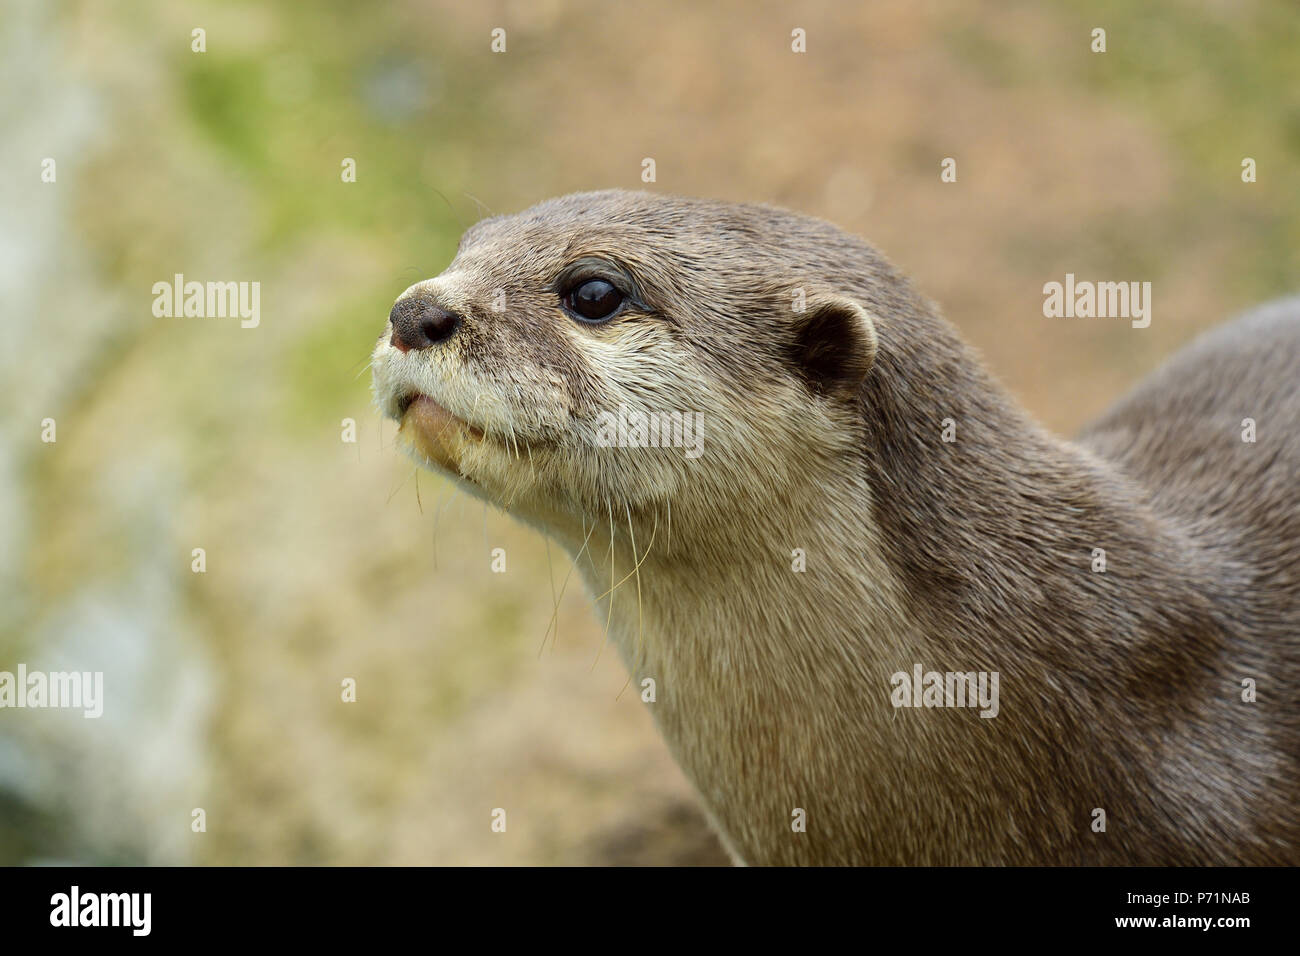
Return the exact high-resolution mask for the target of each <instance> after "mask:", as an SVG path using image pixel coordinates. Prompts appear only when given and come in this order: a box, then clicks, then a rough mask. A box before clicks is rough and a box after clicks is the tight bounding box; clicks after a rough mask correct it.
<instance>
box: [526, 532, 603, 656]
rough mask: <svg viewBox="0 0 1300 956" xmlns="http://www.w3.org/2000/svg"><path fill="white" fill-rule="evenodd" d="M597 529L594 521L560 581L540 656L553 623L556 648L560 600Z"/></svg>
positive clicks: (543, 636) (552, 643)
mask: <svg viewBox="0 0 1300 956" xmlns="http://www.w3.org/2000/svg"><path fill="white" fill-rule="evenodd" d="M582 526H583V527H584V528H585V527H586V526H587V521H586V519H585V518H584V519H583V521H582ZM595 530H596V525H595V522H593V523H592V525H591V531H588V532H587V536H586V537H585V538H583V539H582V547H581V548H580V549H579V550H578V554H577V555H576V556H575V557H574V559H573V564H571V565H569V570H568V572H567V573H566V574H565V575H564V580H563V581H561V582H560V596H559V597H558V598H557V599H556V601H555V609H554V610H553V611H551V620H550V621H549V622H547V625H546V633H545V634H543V635H542V647H541V648H540V649H539V650H538V652H537V656H538V657H541V656H542V650H544V649H545V648H546V638H547V636H548V635H549V634H550V633H551V624H554V625H555V641H552V642H551V649H552V650H554V649H555V644H556V642H558V641H559V639H560V621H559V612H560V601H563V600H564V592H565V590H566V589H567V588H568V586H569V578H571V577H572V576H573V572H574V570H575V569H576V568H577V567H578V562H579V561H580V560H582V555H583V552H585V551H586V550H587V542H589V541H590V540H591V535H592V532H594V531H595ZM550 558H551V552H550V548H549V547H548V548H547V551H546V559H547V561H550Z"/></svg>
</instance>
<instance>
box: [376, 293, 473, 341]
mask: <svg viewBox="0 0 1300 956" xmlns="http://www.w3.org/2000/svg"><path fill="white" fill-rule="evenodd" d="M388 321H390V322H392V323H393V337H392V338H391V339H389V343H390V344H391V345H392V346H393V347H394V348H396V349H398V350H399V351H402V352H409V351H411V349H427V348H428V347H429V346H430V345H436V344H437V343H439V342H442V341H444V340H446V339H449V338H451V336H452V333H453V332H455V331H456V329H457V327H458V326H459V325H460V316H459V315H457V314H456V313H455V312H448V311H447V310H446V309H443V308H439V307H438V306H436V305H434V304H433V302H431V301H429V300H428V299H425V298H420V297H412V298H409V299H400V300H399V301H398V303H397V304H396V305H395V306H393V311H392V312H390V313H389V315H388Z"/></svg>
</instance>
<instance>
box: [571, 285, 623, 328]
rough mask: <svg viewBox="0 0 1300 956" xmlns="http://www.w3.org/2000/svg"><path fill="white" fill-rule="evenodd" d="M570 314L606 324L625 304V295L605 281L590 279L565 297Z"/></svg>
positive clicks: (575, 287)
mask: <svg viewBox="0 0 1300 956" xmlns="http://www.w3.org/2000/svg"><path fill="white" fill-rule="evenodd" d="M564 304H565V306H566V307H567V308H568V310H569V311H570V312H572V313H573V314H574V315H576V316H578V318H580V319H583V320H585V321H587V322H604V321H605V320H606V319H608V318H609V317H610V316H612V315H613V314H614V313H615V312H616V311H617V310H618V307H619V306H620V305H622V304H623V293H621V292H619V291H618V289H616V288H614V286H613V285H611V284H610V283H608V282H606V281H605V280H604V279H588V280H587V281H586V282H584V283H582V284H581V285H577V286H574V287H573V288H572V289H570V290H569V291H568V292H567V293H566V294H565V296H564Z"/></svg>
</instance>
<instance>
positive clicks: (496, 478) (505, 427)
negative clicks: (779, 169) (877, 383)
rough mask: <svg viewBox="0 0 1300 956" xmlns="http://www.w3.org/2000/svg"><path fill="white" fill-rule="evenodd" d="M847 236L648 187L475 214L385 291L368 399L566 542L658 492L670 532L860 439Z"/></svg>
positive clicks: (429, 459) (805, 480)
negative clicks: (426, 269)
mask: <svg viewBox="0 0 1300 956" xmlns="http://www.w3.org/2000/svg"><path fill="white" fill-rule="evenodd" d="M865 249H866V247H865V246H862V245H861V244H860V243H858V241H857V240H855V239H852V238H851V237H848V236H846V235H844V234H843V233H840V232H839V231H838V230H835V229H833V228H832V227H830V226H828V225H826V224H825V223H822V222H819V221H816V220H811V219H806V218H803V217H799V216H795V215H793V214H790V213H785V212H782V211H780V210H777V209H773V208H769V207H763V206H737V205H730V204H726V203H719V202H710V201H703V200H692V199H680V198H672V197H665V196H661V195H655V194H649V193H629V192H622V191H607V192H597V193H582V194H576V195H571V196H565V197H562V198H559V199H553V200H550V201H548V202H544V203H542V204H540V205H538V206H535V207H533V208H532V209H529V210H527V211H525V212H522V213H520V214H518V215H514V216H501V217H496V218H492V219H487V220H484V221H481V222H479V223H477V224H476V225H475V226H473V227H472V228H471V229H470V230H469V231H468V232H466V233H465V235H464V237H463V238H462V240H461V243H460V247H459V249H458V251H457V253H456V257H455V259H454V260H453V261H452V262H451V264H450V265H449V266H448V267H447V269H446V271H444V272H443V273H442V274H441V275H439V276H437V277H436V278H432V279H427V280H425V281H422V282H418V283H416V284H415V285H413V286H411V287H410V288H409V289H407V290H406V291H405V292H403V293H402V294H401V296H399V297H398V299H397V303H396V304H395V305H394V306H393V309H392V313H391V315H390V317H389V323H388V327H387V328H386V329H385V330H384V333H383V335H382V336H381V337H380V339H379V342H378V344H377V346H376V347H375V351H374V355H373V363H372V364H373V372H374V389H375V395H376V400H377V402H378V404H379V405H380V407H381V409H382V410H383V411H384V412H385V413H386V414H387V415H388V416H390V417H391V418H393V419H394V420H396V421H398V422H399V423H401V429H400V434H401V436H402V438H403V439H404V440H405V441H406V443H407V445H408V447H409V449H410V451H411V452H412V454H413V455H414V456H415V457H416V459H417V460H418V461H419V462H421V463H423V464H426V465H429V466H432V467H435V468H436V469H439V470H442V471H445V472H447V473H449V474H450V475H452V476H453V477H454V478H456V479H457V480H458V481H460V482H461V483H462V484H463V485H464V486H465V487H466V488H468V489H469V490H470V491H472V492H473V493H475V494H477V495H479V496H482V497H485V498H487V499H489V500H491V501H493V502H495V503H497V504H500V505H502V506H503V507H505V508H506V509H507V510H510V511H511V512H513V513H515V514H517V515H518V516H519V517H521V518H523V519H525V520H528V521H530V522H532V523H535V524H538V525H541V526H543V527H545V528H546V529H547V530H549V531H551V532H552V533H553V534H555V535H556V536H557V537H560V538H561V539H562V540H564V539H568V543H570V544H572V543H573V542H574V541H575V540H576V541H581V540H582V538H581V534H580V529H581V528H583V527H585V526H587V525H588V524H589V523H590V522H592V521H593V520H604V517H605V515H606V514H607V513H609V512H613V513H614V514H617V515H620V516H621V515H622V514H623V513H624V510H625V509H626V510H627V511H628V513H629V514H630V515H638V514H648V513H651V512H655V513H658V510H660V509H662V508H663V506H664V505H665V504H667V505H669V507H670V508H671V511H672V521H673V525H674V531H673V534H674V536H676V535H677V534H679V533H681V532H679V530H678V527H679V526H680V524H681V522H683V521H688V520H690V519H691V517H692V516H693V517H694V519H695V520H697V521H698V522H703V523H707V524H711V525H713V526H715V527H718V528H723V527H726V526H727V524H728V523H729V522H731V521H733V520H736V519H737V518H738V517H740V516H741V515H742V513H747V514H750V515H753V514H759V515H760V516H761V514H762V512H763V509H764V507H765V504H764V503H765V502H766V503H768V504H770V503H771V502H772V501H773V500H774V498H787V499H788V498H790V497H795V498H797V496H799V495H800V493H801V489H802V490H803V491H807V490H808V489H811V488H815V487H816V484H817V482H818V480H819V479H820V478H821V477H823V475H822V472H823V471H824V469H825V468H826V467H829V464H830V463H831V462H833V461H835V460H837V459H838V460H843V458H844V455H843V454H842V453H843V451H844V450H845V449H846V448H848V447H850V446H852V445H853V444H854V443H855V442H857V441H858V440H859V437H860V435H859V431H860V425H861V415H862V410H861V408H860V399H859V393H860V386H861V383H862V381H863V378H864V377H865V376H866V375H867V374H868V373H869V371H870V369H871V367H872V362H873V359H874V357H875V353H876V347H877V343H876V330H875V326H874V324H873V322H872V319H871V317H870V315H869V314H868V312H867V311H866V309H865V308H864V307H863V304H862V301H861V300H860V299H859V298H856V297H855V296H854V295H852V294H851V293H850V292H846V291H844V286H850V287H851V284H852V279H851V278H850V275H851V271H850V270H851V263H852V262H853V261H854V260H855V259H857V260H858V262H859V264H860V256H859V255H858V254H859V253H861V252H862V250H865ZM868 251H869V250H868ZM836 268H841V269H844V270H845V275H844V278H843V280H842V282H840V281H837V280H836V278H835V272H834V270H835V269H836ZM860 278H861V277H860V276H859V277H858V279H859V280H860ZM733 512H734V514H733ZM683 530H684V529H683ZM575 535H576V539H575Z"/></svg>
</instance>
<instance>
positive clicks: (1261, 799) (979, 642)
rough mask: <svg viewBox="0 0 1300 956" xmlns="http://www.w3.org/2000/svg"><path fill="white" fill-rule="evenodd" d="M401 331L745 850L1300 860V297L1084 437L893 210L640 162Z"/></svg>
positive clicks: (413, 312)
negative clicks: (872, 216) (657, 178)
mask: <svg viewBox="0 0 1300 956" xmlns="http://www.w3.org/2000/svg"><path fill="white" fill-rule="evenodd" d="M1009 315H1010V317H1009V318H1008V319H1007V323H1008V326H1009V328H1008V334H1013V335H1014V334H1015V329H1016V327H1017V326H1016V323H1017V322H1025V323H1029V322H1033V323H1034V324H1040V323H1041V322H1042V321H1043V319H1042V316H1041V315H1039V316H1036V317H1035V316H1023V317H1016V316H1014V315H1012V314H1010V313H1009ZM1133 334H1137V335H1141V334H1142V333H1141V332H1140V331H1139V332H1135V333H1133ZM372 370H373V373H374V390H375V398H376V401H377V403H378V404H379V406H380V407H381V408H382V409H384V411H385V412H386V414H388V415H389V416H391V417H393V418H395V419H397V420H399V421H400V422H401V426H402V427H401V434H402V436H403V438H404V439H405V440H407V441H408V442H409V445H410V447H411V449H412V451H413V452H414V453H415V455H416V457H417V459H418V460H419V461H421V463H423V464H426V465H429V466H430V467H433V468H436V469H439V470H442V471H445V472H447V473H448V474H450V475H452V476H454V477H456V478H463V479H465V482H464V483H463V485H462V487H463V488H465V489H466V490H468V491H470V492H471V493H473V494H475V495H478V496H480V497H482V498H485V499H487V500H490V501H492V502H494V503H496V504H499V505H501V506H502V507H504V508H506V509H507V510H509V511H510V513H511V514H512V515H514V516H515V517H517V518H519V519H521V520H523V521H525V522H527V523H528V524H530V525H532V526H534V527H537V528H539V529H540V530H542V531H543V533H545V534H546V535H548V536H549V537H550V538H552V539H554V540H555V541H557V542H559V544H560V545H561V546H562V547H563V548H564V549H565V550H566V551H567V552H568V554H569V555H570V557H571V558H572V560H573V562H574V566H575V568H576V569H577V570H578V572H579V573H580V574H581V576H582V578H583V580H584V582H585V584H586V586H587V588H588V590H589V592H590V593H591V594H592V595H594V596H595V597H594V602H595V604H596V613H597V615H598V617H599V619H600V620H601V621H602V622H606V621H607V622H608V630H609V636H610V639H611V641H612V642H613V643H614V644H615V646H616V647H617V648H618V650H619V652H620V654H621V655H622V658H623V660H624V662H625V664H626V666H627V667H628V669H629V671H630V672H631V676H632V679H633V680H634V681H635V682H636V683H638V684H640V685H642V686H647V685H645V684H644V682H645V681H646V680H652V681H653V683H654V687H655V696H654V697H653V699H650V700H647V701H646V706H647V707H648V708H649V710H650V713H651V714H652V716H653V718H654V720H655V722H656V725H657V726H658V727H659V729H660V731H661V733H662V735H663V738H664V740H665V742H666V743H667V745H668V747H669V748H670V750H671V751H672V753H673V755H674V757H675V758H676V760H677V761H678V763H679V764H680V765H681V766H682V768H683V770H684V771H685V773H686V775H687V777H688V778H689V779H690V780H691V782H692V783H693V784H694V786H695V787H696V789H697V791H698V793H699V795H700V799H701V801H702V803H703V804H704V806H705V808H706V809H707V811H708V813H709V816H710V819H711V821H712V822H713V825H714V827H715V829H716V830H717V832H718V834H719V836H720V837H721V839H722V842H723V843H724V845H725V846H726V847H727V848H728V849H729V850H730V852H731V853H732V855H733V857H734V858H735V859H736V860H737V861H738V862H743V863H756V864H763V863H781V864H809V863H811V864H862V863H870V864H889V865H902V864H944V865H971V864H1019V865H1034V864H1038V865H1044V864H1108V865H1133V864H1142V865H1149V866H1157V865H1209V864H1217V865H1224V864H1270V865H1281V864H1290V865H1295V864H1296V863H1300V799H1297V797H1298V796H1300V794H1298V793H1297V781H1300V710H1297V709H1296V708H1295V707H1293V706H1289V701H1288V700H1287V698H1286V695H1287V693H1288V688H1294V687H1296V686H1297V685H1298V684H1300V486H1298V485H1297V483H1296V480H1295V476H1296V475H1297V474H1300V430H1297V429H1296V428H1295V423H1296V422H1297V421H1300V390H1298V389H1296V387H1295V383H1296V382H1297V381H1300V299H1289V300H1284V301H1281V302H1278V303H1275V304H1272V305H1269V306H1265V307H1262V308H1260V309H1258V310H1256V311H1255V312H1252V313H1250V314H1248V315H1246V316H1244V317H1242V318H1240V319H1238V320H1237V321H1235V322H1232V323H1229V324H1227V325H1224V326H1222V327H1220V328H1218V329H1216V330H1213V331H1211V332H1210V333H1207V334H1206V335H1205V336H1203V337H1202V338H1201V339H1199V340H1197V341H1196V342H1194V343H1192V344H1190V345H1189V346H1188V347H1186V348H1185V349H1184V350H1183V351H1181V352H1180V353H1178V354H1177V355H1175V356H1174V357H1173V358H1171V359H1169V360H1168V361H1167V362H1166V364H1165V365H1164V367H1163V368H1161V369H1159V370H1158V371H1156V372H1155V373H1153V374H1152V375H1151V376H1150V377H1149V378H1148V379H1147V380H1146V381H1145V382H1143V383H1141V384H1140V385H1139V386H1138V387H1137V388H1136V390H1135V391H1133V392H1132V393H1131V394H1129V395H1128V396H1127V397H1124V398H1121V399H1120V400H1119V401H1118V402H1117V403H1116V404H1115V405H1114V406H1112V408H1111V409H1110V411H1108V412H1106V413H1105V414H1104V415H1103V416H1102V417H1101V418H1100V419H1099V420H1098V421H1096V422H1095V423H1094V424H1092V425H1091V426H1089V427H1088V428H1087V429H1085V430H1084V431H1083V432H1082V434H1080V435H1078V436H1077V437H1075V438H1073V439H1065V438H1060V437H1057V436H1055V435H1052V434H1051V433H1050V432H1049V431H1048V430H1047V429H1046V428H1044V427H1042V426H1041V425H1040V424H1039V423H1037V422H1036V421H1035V420H1034V418H1033V417H1032V416H1031V415H1030V414H1029V413H1028V412H1027V411H1025V410H1024V409H1023V408H1021V407H1020V406H1019V405H1018V404H1017V403H1016V401H1015V400H1014V399H1013V398H1012V397H1011V396H1010V395H1009V394H1008V393H1007V392H1006V390H1005V389H1004V388H1003V387H1002V386H1001V385H1000V384H999V383H998V382H997V381H996V379H995V378H994V376H993V375H992V374H991V373H990V372H989V370H988V369H986V368H985V366H984V364H983V361H982V360H981V358H980V357H979V355H978V354H977V353H976V352H975V351H974V350H972V349H971V348H970V347H969V346H967V345H966V343H965V342H964V341H963V340H962V338H961V336H960V335H959V334H958V332H957V330H956V329H954V328H953V327H952V326H951V325H950V324H949V323H948V322H946V321H945V320H944V319H943V318H942V317H941V316H940V315H939V313H938V311H937V309H936V307H935V306H934V305H933V304H931V303H930V302H929V301H928V300H926V299H925V298H924V297H923V296H921V295H920V294H918V293H917V292H916V291H915V290H914V289H913V288H912V286H911V284H910V283H909V282H908V281H907V279H906V278H905V277H904V276H903V275H902V274H901V273H900V272H898V271H897V270H896V269H895V268H894V267H893V266H892V265H891V264H890V263H889V262H888V261H887V260H886V259H885V258H884V257H883V256H882V255H881V254H880V253H878V252H877V251H876V250H875V249H873V248H872V247H871V246H869V245H868V244H867V243H866V242H864V241H862V240H861V239H858V238H856V237H854V236H851V235H849V234H847V233H845V232H843V231H841V230H840V229H837V228H836V227H835V226H832V225H830V224H829V223H826V222H823V221H821V220H817V219H812V218H809V217H806V216H800V215H797V214H795V213H791V212H787V211H784V210H781V209H775V208H773V207H770V206H761V205H745V204H733V203H725V202H715V201H711V200H703V199H686V198H678V197H672V196H666V195H659V194H652V193H645V192H641V193H635V192H624V191H620V190H610V191H603V192H594V193H581V194H577V195H572V196H564V197H561V198H558V199H553V200H549V201H547V202H544V203H542V204H540V205H538V206H535V207H534V208H532V209H529V210H527V211H526V212H524V213H521V214H518V215H514V216H496V217H493V218H490V219H485V220H483V221H481V222H479V223H477V224H475V225H474V226H472V227H471V228H470V229H469V230H468V231H467V232H466V233H465V235H464V237H463V238H462V240H461V243H460V247H459V249H458V250H457V252H456V255H455V258H454V259H453V260H452V262H451V263H450V264H449V265H448V266H447V268H446V269H445V270H444V271H443V272H441V273H440V274H439V275H437V276H434V277H432V278H429V279H425V280H423V281H421V282H418V283H416V284H415V285H413V286H411V287H410V288H409V289H407V290H406V291H405V292H404V293H402V295H401V296H399V297H398V300H397V303H396V304H395V305H394V306H393V308H392V311H391V313H390V315H389V320H388V324H387V326H386V328H385V329H384V333H383V335H382V336H381V338H380V339H379V341H378V343H376V346H375V350H374V353H373V356H372ZM687 415H690V416H699V419H698V420H699V421H702V422H703V423H704V427H705V429H706V430H707V434H708V441H707V442H706V443H704V444H703V445H701V446H699V447H696V448H694V450H691V449H687V448H682V447H675V446H674V444H673V441H674V440H675V438H674V434H675V433H674V432H673V431H672V430H671V429H669V430H664V429H662V428H661V429H659V430H658V431H656V432H654V433H650V432H644V433H643V432H640V431H634V430H630V429H629V430H624V429H623V428H622V427H621V426H620V428H618V429H615V430H613V431H611V429H610V427H609V423H610V422H611V421H615V422H619V423H622V422H633V421H635V422H656V421H658V422H667V421H684V420H686V418H685V416H687ZM1247 416H1249V417H1247ZM1243 419H1245V421H1244V422H1243ZM690 420H691V421H696V420H697V419H695V418H694V417H692V418H691V419H690ZM1247 424H1249V430H1248V432H1247V431H1243V429H1244V428H1245V427H1246V425H1247ZM1256 424H1257V425H1258V429H1257V430H1256ZM665 436H667V437H668V439H669V440H668V441H665V440H664V439H665ZM923 666H924V668H934V671H933V673H934V675H935V676H936V678H943V680H941V681H939V684H942V685H943V688H946V690H943V692H942V693H939V694H937V695H936V696H933V697H932V696H931V694H930V691H929V690H927V691H926V692H925V694H924V695H923V700H922V701H921V703H924V704H925V706H917V705H916V702H915V701H913V703H912V705H907V704H905V703H900V700H899V698H897V697H896V695H895V691H896V690H897V689H899V687H900V686H901V685H899V684H898V682H897V681H896V678H897V677H898V676H899V675H904V676H905V675H907V674H913V673H915V674H919V673H920V672H921V670H922V667H923ZM986 677H987V685H988V686H990V687H993V686H996V687H998V688H999V693H1000V698H999V702H998V706H996V707H990V708H987V711H986V712H979V713H977V712H975V711H973V710H972V709H971V708H970V706H969V704H970V702H971V694H972V693H973V689H974V688H977V687H981V686H985V683H986V681H985V678H986ZM957 678H960V679H961V681H960V682H959V681H958V680H957ZM918 680H919V678H918ZM927 680H928V675H927ZM1256 681H1258V682H1259V696H1258V699H1256V697H1255V682H1256ZM995 682H996V683H995ZM939 684H936V685H935V686H939ZM896 685H897V686H896ZM943 688H941V689H943ZM917 693H919V691H918V692H917ZM963 701H964V702H965V706H963V704H962V702H963ZM900 708H903V709H900ZM986 718H987V719H986ZM1102 811H1104V819H1105V821H1106V824H1107V825H1105V826H1102V827H1101V828H1100V829H1095V828H1094V826H1093V824H1094V822H1095V821H1096V820H1097V819H1098V814H1099V813H1101V812H1102ZM792 821H793V822H792ZM794 823H797V824H798V825H797V826H796V825H793V824H794Z"/></svg>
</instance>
